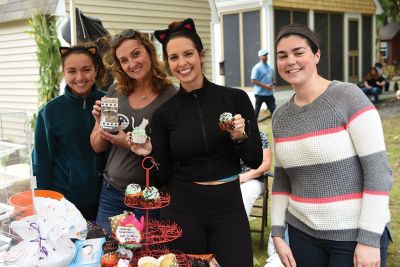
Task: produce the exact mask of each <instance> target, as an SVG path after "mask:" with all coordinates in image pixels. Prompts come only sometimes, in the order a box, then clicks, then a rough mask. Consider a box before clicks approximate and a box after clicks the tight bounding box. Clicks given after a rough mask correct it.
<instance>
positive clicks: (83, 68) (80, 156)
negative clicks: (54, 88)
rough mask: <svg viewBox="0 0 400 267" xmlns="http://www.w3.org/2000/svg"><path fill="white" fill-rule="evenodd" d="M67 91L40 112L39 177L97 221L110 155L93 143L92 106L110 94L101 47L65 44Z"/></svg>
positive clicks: (36, 149)
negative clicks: (103, 89) (103, 86)
mask: <svg viewBox="0 0 400 267" xmlns="http://www.w3.org/2000/svg"><path fill="white" fill-rule="evenodd" d="M60 54H61V60H62V68H63V74H64V79H65V81H66V83H67V85H66V86H65V93H64V94H63V95H60V96H58V97H56V98H54V99H53V100H51V101H49V102H48V103H47V104H46V105H45V106H44V107H43V108H42V109H41V110H40V111H39V114H38V117H37V121H36V127H35V145H34V149H33V152H32V163H33V175H34V176H36V179H37V186H38V189H48V190H54V191H57V192H60V193H61V194H63V195H64V196H65V198H66V199H68V200H69V201H71V202H72V203H73V204H74V205H75V206H76V207H77V208H78V209H79V210H80V212H81V213H82V215H83V216H84V217H85V218H86V219H88V220H95V218H96V214H97V210H98V203H99V192H100V188H101V178H100V177H102V176H101V175H100V172H101V171H102V169H103V167H104V162H105V155H104V153H95V152H94V151H93V149H92V147H91V145H90V133H91V132H92V129H93V126H94V122H95V121H94V118H93V116H92V106H93V105H94V103H95V101H96V100H99V99H101V97H102V96H104V93H103V92H101V91H99V90H97V87H96V83H97V84H98V85H101V84H102V81H104V79H103V78H104V73H105V71H104V66H103V64H102V61H101V58H100V56H99V55H98V54H97V48H96V47H87V46H73V47H61V48H60Z"/></svg>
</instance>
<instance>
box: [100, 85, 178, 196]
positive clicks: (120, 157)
mask: <svg viewBox="0 0 400 267" xmlns="http://www.w3.org/2000/svg"><path fill="white" fill-rule="evenodd" d="M176 92H177V90H176V88H174V87H170V88H168V89H167V90H165V91H164V92H163V93H162V94H161V95H159V96H158V97H157V98H156V99H154V100H153V102H151V103H150V104H149V105H147V106H145V107H144V108H141V109H133V108H131V107H130V106H129V102H128V97H127V96H125V95H121V94H119V93H118V92H117V91H116V90H112V88H110V90H109V91H108V93H107V96H108V97H117V98H118V120H119V125H120V127H121V129H122V130H123V131H124V132H130V131H132V128H133V127H137V126H139V125H140V124H141V123H142V121H143V119H147V120H149V123H150V119H151V116H152V115H153V112H154V110H156V109H157V108H158V107H159V106H160V105H161V104H163V103H164V102H165V101H167V100H168V99H169V98H171V97H172V96H173V95H174V94H175V93H176ZM142 159H143V157H142V156H138V155H136V154H135V153H133V152H132V151H131V150H129V149H126V148H124V147H120V146H117V145H112V144H111V146H110V149H109V155H108V160H107V163H106V167H105V169H104V177H105V179H107V180H108V182H109V183H110V184H111V185H113V186H114V187H116V188H119V189H121V190H125V188H126V187H127V185H128V184H130V183H136V184H140V185H141V186H142V187H144V186H145V185H146V174H145V170H143V168H142Z"/></svg>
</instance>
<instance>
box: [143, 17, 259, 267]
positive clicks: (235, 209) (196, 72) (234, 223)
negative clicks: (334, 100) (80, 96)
mask: <svg viewBox="0 0 400 267" xmlns="http://www.w3.org/2000/svg"><path fill="white" fill-rule="evenodd" d="M154 35H155V36H156V38H157V40H159V41H160V42H161V44H162V47H163V53H164V58H165V59H166V61H167V62H166V63H167V65H168V67H169V70H170V71H171V73H172V74H173V75H174V76H175V77H176V78H177V79H178V80H179V82H180V89H179V92H178V93H177V94H176V95H175V96H173V97H172V98H171V99H170V100H169V101H167V102H166V103H165V104H164V105H163V106H161V107H160V108H159V109H157V110H156V111H155V112H154V115H153V118H152V123H151V140H152V144H153V154H154V156H155V159H156V161H157V162H158V164H159V173H158V175H159V179H160V180H161V181H163V182H165V183H166V190H167V192H168V193H169V194H170V195H171V202H170V205H169V206H167V207H165V208H163V209H161V214H160V217H161V219H164V220H170V221H174V222H176V223H177V224H178V225H179V226H180V227H181V228H182V232H183V235H182V237H180V238H178V239H176V240H174V241H172V242H170V243H168V247H169V248H172V249H178V250H181V251H183V252H184V253H189V254H209V253H213V254H215V255H216V259H217V261H218V263H219V264H220V265H221V266H241V267H253V253H252V243H251V236H250V227H249V222H248V219H247V216H246V211H245V209H244V205H243V200H242V196H241V192H240V183H239V173H240V158H241V159H243V162H244V163H245V164H246V165H248V166H249V167H251V168H254V169H256V168H258V167H259V166H260V164H261V161H262V148H261V140H260V134H259V131H258V126H257V122H256V121H255V118H254V110H253V107H252V105H251V101H250V99H249V97H248V96H247V94H246V92H244V91H243V90H240V89H234V88H229V87H223V86H219V85H216V84H214V83H211V82H210V81H208V80H207V78H206V77H204V75H203V72H202V65H203V62H204V60H205V55H204V49H203V43H202V41H201V39H200V37H199V35H198V34H197V32H196V28H195V25H194V22H193V20H192V19H186V20H184V21H182V22H173V23H171V24H170V25H169V27H168V29H166V30H160V31H155V32H154ZM226 112H229V113H231V114H230V115H231V116H229V114H227V113H226ZM221 114H225V115H226V116H222V118H225V117H230V118H229V120H227V121H226V122H225V123H226V126H227V127H224V129H225V130H221V129H220V126H219V125H218V122H219V121H220V119H221Z"/></svg>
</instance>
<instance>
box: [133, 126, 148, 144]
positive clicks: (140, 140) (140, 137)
mask: <svg viewBox="0 0 400 267" xmlns="http://www.w3.org/2000/svg"><path fill="white" fill-rule="evenodd" d="M146 140H147V135H146V130H145V129H143V128H139V127H136V128H133V130H132V133H131V142H132V143H134V144H144V143H145V142H146Z"/></svg>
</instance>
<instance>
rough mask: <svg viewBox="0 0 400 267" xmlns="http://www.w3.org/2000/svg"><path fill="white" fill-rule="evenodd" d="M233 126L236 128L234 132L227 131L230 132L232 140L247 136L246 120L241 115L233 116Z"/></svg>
mask: <svg viewBox="0 0 400 267" xmlns="http://www.w3.org/2000/svg"><path fill="white" fill-rule="evenodd" d="M232 123H233V125H234V128H233V129H232V130H230V129H228V130H227V131H228V132H229V134H230V135H231V138H232V139H233V140H235V139H239V138H242V137H243V136H245V134H246V133H245V126H244V123H245V120H244V119H243V118H242V115H240V114H236V115H235V116H233V122H232Z"/></svg>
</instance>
